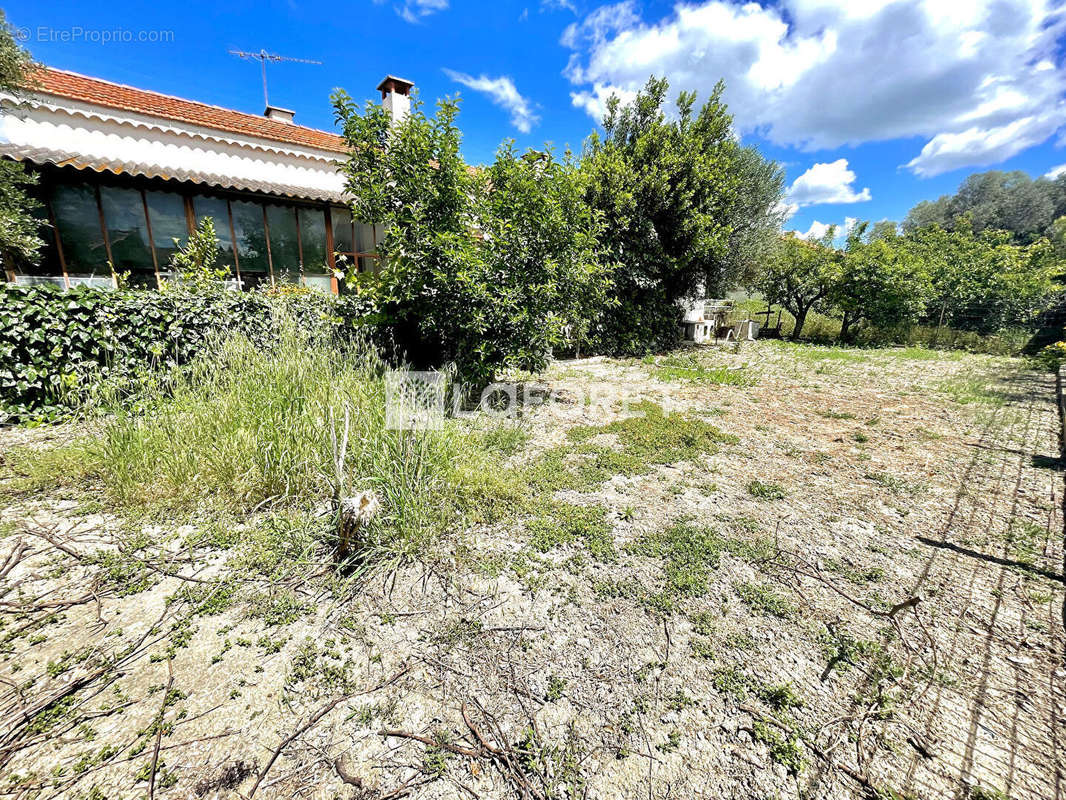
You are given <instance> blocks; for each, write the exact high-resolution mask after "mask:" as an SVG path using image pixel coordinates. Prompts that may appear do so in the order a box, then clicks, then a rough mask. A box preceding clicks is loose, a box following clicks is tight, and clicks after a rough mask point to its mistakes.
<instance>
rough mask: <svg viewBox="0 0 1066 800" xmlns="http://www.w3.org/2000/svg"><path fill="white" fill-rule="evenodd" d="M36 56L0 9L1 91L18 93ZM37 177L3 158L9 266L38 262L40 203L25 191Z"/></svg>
mask: <svg viewBox="0 0 1066 800" xmlns="http://www.w3.org/2000/svg"><path fill="white" fill-rule="evenodd" d="M33 67H34V62H33V58H32V57H31V56H30V54H29V53H28V52H27V51H26V50H24V49H23V48H21V47H19V45H18V43H17V42H16V41H15V37H14V35H13V34H12V29H11V25H10V23H9V22H8V21H7V17H6V16H5V15H4V12H3V10H0V90H2V91H5V92H9V93H12V94H18V93H20V92H21V91H23V90H24V89H26V88H27V87H28V86H29V85H30V84H31V83H32V70H33ZM33 183H34V179H33V178H32V177H31V176H30V175H28V174H27V173H26V169H25V167H23V166H22V164H20V163H18V162H14V161H0V261H3V264H4V266H5V267H7V268H13V267H17V266H21V265H23V264H27V263H31V264H32V263H36V262H37V260H38V258H39V254H40V249H41V244H42V242H41V239H40V237H39V236H38V231H39V229H40V227H41V222H40V220H39V219H38V218H37V217H36V216H35V215H34V214H33V209H34V207H35V206H36V205H37V204H36V203H35V202H34V201H33V200H32V199H31V198H30V197H29V195H28V194H27V193H26V187H27V186H30V185H32V184H33Z"/></svg>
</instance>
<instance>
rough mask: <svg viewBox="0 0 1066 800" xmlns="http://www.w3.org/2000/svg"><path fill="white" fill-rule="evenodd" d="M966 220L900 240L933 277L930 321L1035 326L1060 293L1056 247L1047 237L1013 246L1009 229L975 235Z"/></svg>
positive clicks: (979, 327)
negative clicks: (948, 228) (1055, 254)
mask: <svg viewBox="0 0 1066 800" xmlns="http://www.w3.org/2000/svg"><path fill="white" fill-rule="evenodd" d="M967 221H968V218H966V217H963V218H961V219H959V220H956V224H955V229H954V230H950V231H949V230H944V229H943V228H941V227H939V226H936V225H934V226H930V227H927V228H922V229H919V230H915V231H911V232H910V233H908V234H906V236H904V237H902V239H901V242H900V245H901V247H904V248H906V249H907V250H908V251H909V252H910V253H911V254H912V255H913V256H914V257H915V258H917V259H919V260H920V261H921V262H922V263H923V264H924V268H925V270H926V271H927V272H928V274H929V277H930V281H931V287H932V291H931V293H930V302H929V305H928V318H927V320H928V321H929V322H933V323H940V322H943V323H944V324H946V325H949V326H951V327H954V328H958V329H960V330H971V331H977V332H980V333H990V332H993V331H997V330H1002V329H1004V328H1008V327H1016V326H1023V327H1024V326H1030V325H1032V324H1034V323H1035V322H1036V319H1037V317H1038V316H1039V314H1041V313H1042V312H1043V311H1044V310H1046V309H1047V308H1048V307H1049V306H1050V304H1051V302H1052V300H1053V298H1054V297H1055V295H1056V293H1057V292H1059V291H1061V287H1059V286H1058V285H1057V284H1056V276H1057V275H1058V273H1060V272H1061V264H1059V263H1058V262H1057V261H1056V259H1055V256H1054V247H1053V246H1052V245H1051V244H1050V243H1049V242H1048V241H1047V240H1046V239H1040V240H1038V241H1036V242H1034V243H1032V244H1030V245H1017V244H1012V242H1011V235H1010V234H1009V233H1008V232H1006V231H992V230H986V231H983V232H981V233H975V232H974V231H973V229H972V228H970V227H968V226H967V225H966V222H967Z"/></svg>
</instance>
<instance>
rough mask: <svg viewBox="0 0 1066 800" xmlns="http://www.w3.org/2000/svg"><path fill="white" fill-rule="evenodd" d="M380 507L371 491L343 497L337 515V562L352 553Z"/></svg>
mask: <svg viewBox="0 0 1066 800" xmlns="http://www.w3.org/2000/svg"><path fill="white" fill-rule="evenodd" d="M380 508H381V503H379V502H378V498H377V496H376V495H375V494H374V493H373V492H360V493H359V494H357V495H355V497H345V498H344V499H343V500H341V502H340V508H339V514H338V515H337V562H338V563H340V562H342V561H344V560H345V559H346V558H348V556H350V555H351V554H352V551H353V550H354V549H355V545H356V544H357V543H358V541H359V539H360V538H361V536H362V532H363V531H364V530H365V529H366V527H367V525H369V524H370V521H371V520H372V519H374V516H375V515H376V514H377V513H378V510H379V509H380Z"/></svg>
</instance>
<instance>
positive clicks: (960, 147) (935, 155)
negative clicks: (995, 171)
mask: <svg viewBox="0 0 1066 800" xmlns="http://www.w3.org/2000/svg"><path fill="white" fill-rule="evenodd" d="M1061 124H1062V119H1061V118H1060V116H1059V114H1058V113H1052V114H1042V115H1038V116H1031V117H1023V118H1022V119H1017V120H1014V121H1013V122H1010V123H1007V124H1006V125H998V126H995V127H991V128H981V127H972V128H967V129H966V130H963V131H959V132H957V133H938V134H937V135H936V136H934V137H933V138H932V139H931V140H929V142H927V143H926V145H925V147H923V148H922V152H921V153H919V154H918V155H917V156H915V157H914V158H912V159H911V160H910V161H908V162H907V166H908V167H909V168H910V169H911V170H913V171H914V172H915V173H917V174H918V175H921V176H922V177H925V178H928V177H931V176H933V175H939V174H940V173H942V172H948V171H949V170H953V169H958V168H959V167H985V166H988V165H990V164H998V163H1000V162H1001V161H1006V160H1007V159H1008V158H1010V157H1011V156H1013V155H1015V154H1016V153H1020V152H1022V151H1023V150H1026V149H1028V148H1030V147H1033V146H1035V145H1038V144H1040V143H1041V142H1043V141H1045V140H1046V139H1047V138H1048V137H1049V136H1051V134H1053V133H1054V132H1055V130H1056V129H1057V128H1058V127H1059V125H1061Z"/></svg>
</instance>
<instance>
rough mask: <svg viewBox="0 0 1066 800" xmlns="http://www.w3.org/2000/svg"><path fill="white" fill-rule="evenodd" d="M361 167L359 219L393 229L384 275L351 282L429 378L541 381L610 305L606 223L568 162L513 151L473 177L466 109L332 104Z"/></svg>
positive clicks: (502, 152) (342, 97)
mask: <svg viewBox="0 0 1066 800" xmlns="http://www.w3.org/2000/svg"><path fill="white" fill-rule="evenodd" d="M333 103H334V107H335V109H336V113H337V117H338V119H339V121H340V122H341V123H342V125H343V130H344V136H345V139H346V140H347V143H348V146H349V149H350V156H349V158H348V160H347V162H346V163H345V165H344V167H343V169H344V171H345V173H346V175H347V179H348V180H347V185H348V191H349V193H350V194H351V195H352V197H353V203H352V209H353V214H354V215H355V218H356V219H358V220H361V221H365V222H376V223H378V224H382V225H383V226H384V228H385V237H384V240H383V242H382V243H381V245H380V252H381V255H382V258H383V267H382V270H381V272H380V273H379V274H378V275H368V274H360V275H349V276H348V278H347V281H346V284H347V285H348V286H349V287H350V288H351V289H352V290H354V291H357V292H360V293H364V294H367V295H369V296H370V297H371V298H372V299H373V302H374V303H375V304H376V306H377V308H378V309H379V312H380V316H379V320H380V321H381V322H382V323H384V324H387V325H389V326H391V328H392V329H393V332H394V334H395V339H396V341H397V342H398V344H399V345H400V347H401V348H402V349H404V350H405V352H406V354H407V356H408V357H409V358H410V359H412V360H413V362H414V363H415V364H416V365H418V366H436V365H442V364H445V363H448V362H454V363H455V364H456V365H457V367H458V368H459V371H460V374H461V376H462V377H463V378H464V379H465V380H468V381H471V382H474V383H475V384H484V383H487V382H488V381H489V380H491V378H492V376H493V374H494V373H495V372H496V371H497V370H499V369H501V368H503V367H519V368H522V369H531V370H532V369H538V368H540V367H541V366H543V364H544V363H545V360H546V358H547V356H548V354H549V353H550V352H551V349H552V347H554V346H558V345H561V344H565V343H566V342H567V339H568V337H571V336H573V335H574V333H575V331H576V333H577V335H578V336H579V337H580V335H581V327H582V325H581V321H582V320H587V319H588V318H589V317H590V316H591V314H592V313H593V311H594V309H596V308H598V307H600V306H602V305H603V304H604V302H605V295H606V287H607V285H608V276H609V270H608V269H607V268H606V267H604V266H603V265H602V264H603V261H602V259H601V258H600V255H601V252H600V251H601V247H600V244H599V235H600V232H601V229H602V223H601V221H600V218H599V216H598V215H597V214H594V213H593V212H592V211H591V210H590V209H589V208H588V207H587V205H586V204H585V203H584V202H583V190H582V188H581V183H580V176H579V174H578V172H577V169H576V167H575V165H574V164H573V163H572V160H571V159H570V157H569V155H567V156H566V157H565V158H564V159H563V160H561V161H560V160H558V159H556V158H555V156H554V155H553V153H551V152H550V151H548V152H542V153H538V152H533V151H531V152H529V153H526V154H525V155H519V154H518V153H517V152H516V150H515V148H514V145H513V143H504V144H503V145H501V147H500V149H499V151H498V152H497V155H496V159H495V162H494V163H493V164H492V165H491V166H490V167H488V168H487V169H484V170H472V169H470V168H469V167H468V166H467V165H466V164H465V163H464V161H463V159H462V156H461V155H460V152H459V146H460V141H461V136H460V132H459V129H458V127H457V125H456V116H457V114H458V111H459V106H458V103H457V102H455V101H453V100H444V101H441V102H440V103H438V106H437V113H436V115H435V116H434V117H428V116H426V115H425V113H424V112H423V111H422V106H421V104H420V103H418V102H415V103H413V104H412V109H411V112H410V114H409V115H408V116H407V117H406V118H405V119H404V120H402V121H399V122H392V121H391V120H390V118H389V116H388V114H387V113H386V112H385V111H384V110H383V109H382V108H381V107H380V106H378V105H377V104H373V103H368V104H367V105H366V106H365V107H364V108H360V107H359V106H357V105H356V104H355V103H354V102H353V101H352V100H351V98H350V97H348V95H346V94H344V93H343V92H337V93H335V94H334V97H333Z"/></svg>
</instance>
